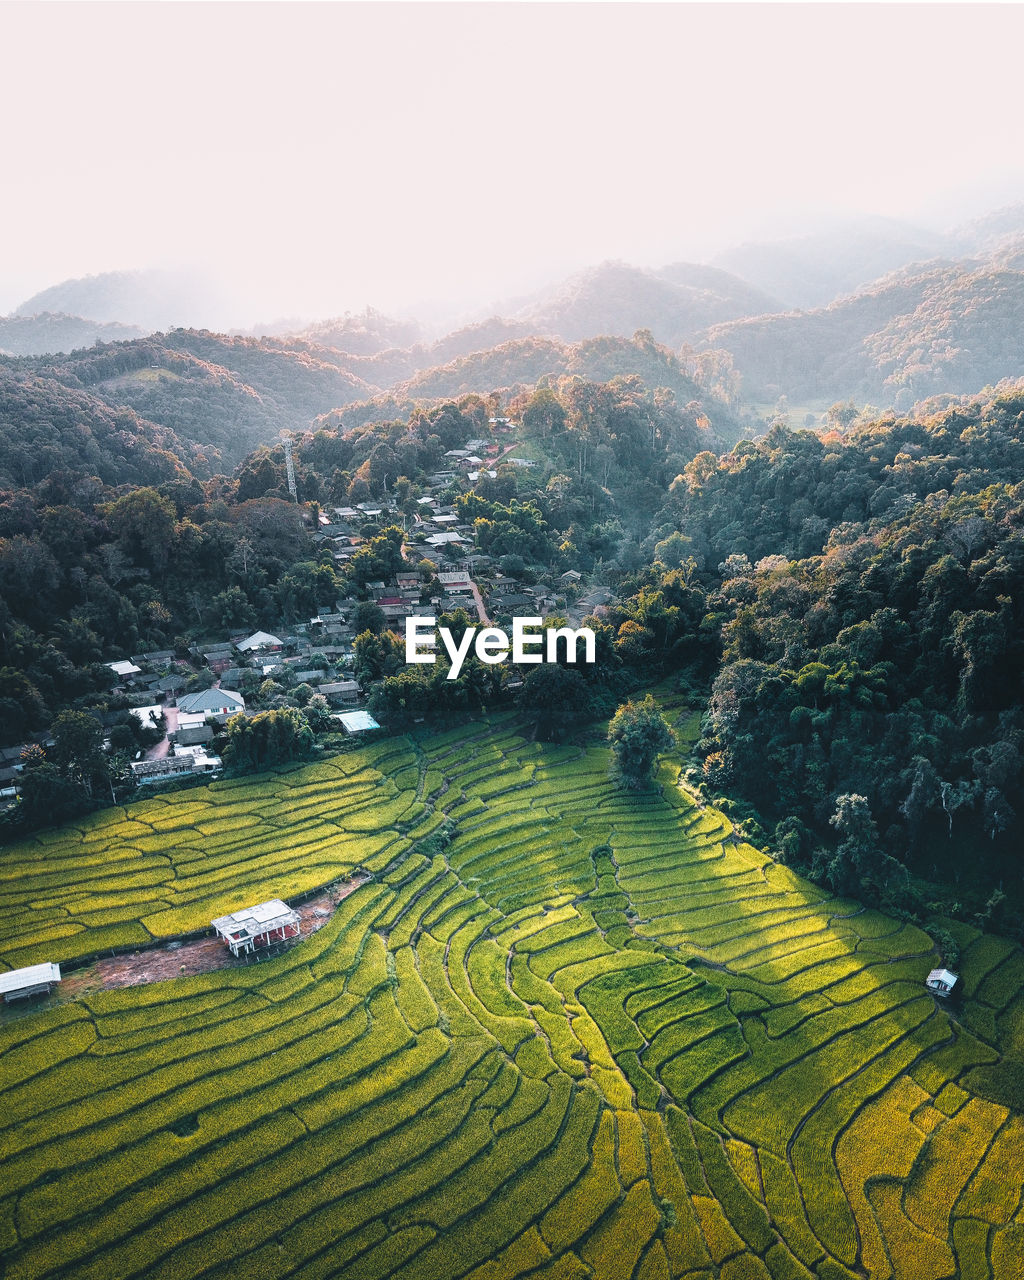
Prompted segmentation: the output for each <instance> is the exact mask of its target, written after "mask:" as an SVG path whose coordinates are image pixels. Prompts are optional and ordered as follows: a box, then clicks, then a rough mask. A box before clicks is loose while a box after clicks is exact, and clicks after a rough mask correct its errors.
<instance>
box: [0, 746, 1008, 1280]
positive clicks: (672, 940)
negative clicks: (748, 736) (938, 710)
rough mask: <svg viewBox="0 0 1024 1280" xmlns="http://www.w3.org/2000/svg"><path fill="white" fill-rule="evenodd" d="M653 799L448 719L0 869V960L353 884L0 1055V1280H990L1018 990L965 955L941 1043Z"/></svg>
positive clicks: (937, 1024) (1001, 948) (742, 847)
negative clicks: (286, 931) (277, 937)
mask: <svg viewBox="0 0 1024 1280" xmlns="http://www.w3.org/2000/svg"><path fill="white" fill-rule="evenodd" d="M677 767H678V766H677V765H666V766H665V767H664V769H663V771H662V774H661V783H662V785H661V788H660V790H658V791H655V790H651V791H648V792H646V793H640V794H636V793H624V792H620V791H617V790H615V789H614V788H613V787H612V786H611V785H610V784H609V782H608V781H607V778H606V774H607V768H608V757H607V752H606V751H605V750H604V749H603V748H589V749H587V750H586V751H582V752H581V751H580V750H578V749H569V748H544V747H541V746H539V745H535V744H531V743H529V742H526V741H524V740H523V738H522V737H520V736H518V734H517V733H516V730H515V726H514V724H512V723H511V722H508V721H495V722H491V723H490V724H485V723H469V724H467V725H465V726H463V727H462V728H461V729H459V730H456V731H453V732H451V733H449V734H446V735H442V736H439V737H433V738H428V739H424V740H423V741H422V742H419V743H414V742H411V741H410V740H408V739H395V740H392V741H389V742H383V743H381V744H379V745H377V746H375V747H372V748H369V749H368V750H366V751H364V752H357V753H353V754H350V755H346V756H342V757H338V758H336V759H335V760H333V761H328V762H325V763H323V764H321V765H318V766H314V767H312V768H309V769H305V770H297V771H285V772H282V773H279V774H277V775H271V776H266V777H264V778H261V779H254V780H247V781H244V782H235V783H232V782H224V783H214V784H212V785H211V786H210V787H209V788H208V789H206V790H203V791H198V792H191V793H189V795H188V796H187V797H184V798H182V799H179V800H175V799H160V798H154V799H152V800H149V801H144V802H141V803H139V804H136V805H132V806H129V807H128V808H127V809H125V810H124V811H123V812H121V813H115V814H112V815H107V816H105V817H104V818H102V819H98V820H94V821H93V822H92V823H90V824H88V826H86V827H85V828H82V829H78V830H76V829H64V830H59V831H54V832H51V833H46V834H44V835H40V836H38V837H36V838H35V840H34V841H32V842H31V843H30V844H28V845H25V846H22V847H20V848H18V849H16V850H11V851H9V852H8V853H7V854H5V855H3V857H2V859H0V870H2V869H6V870H5V871H4V875H5V876H6V877H8V878H6V879H5V880H4V881H0V883H2V884H3V885H4V886H5V887H4V896H3V899H2V900H3V903H4V908H5V911H4V915H3V918H4V920H5V928H6V930H7V937H6V941H5V943H4V951H3V956H4V959H5V960H6V961H7V962H8V963H13V962H23V961H25V960H28V959H32V958H37V957H38V958H41V957H42V956H43V955H44V953H45V954H46V955H50V954H53V949H54V948H55V947H57V948H59V949H60V952H61V954H63V955H65V956H69V955H73V954H76V953H77V954H80V953H82V952H83V951H87V950H89V949H91V948H92V947H94V946H95V945H97V944H100V945H108V944H109V941H111V940H112V939H113V937H114V936H115V934H114V933H110V934H109V937H108V934H106V933H104V932H103V931H104V930H106V931H116V930H119V929H120V930H124V931H134V932H133V933H132V938H133V940H134V939H138V941H139V942H141V940H142V938H143V937H144V936H145V934H146V933H152V934H154V935H155V936H167V935H168V934H169V933H171V932H173V931H174V930H175V929H179V928H185V927H193V926H196V925H199V924H200V923H201V922H202V920H203V919H209V918H210V917H212V916H213V915H216V914H219V913H220V912H221V911H222V910H228V909H232V908H236V907H238V906H241V905H243V904H244V903H247V902H251V901H257V900H262V899H264V898H267V897H270V896H271V895H273V894H277V893H284V894H288V893H291V892H294V891H297V890H298V889H299V888H301V887H304V886H305V885H307V884H312V883H315V882H316V880H317V878H318V877H320V876H323V875H333V874H346V873H347V872H348V871H351V870H354V869H355V867H356V866H360V867H363V868H365V869H368V870H370V871H371V872H373V878H372V880H371V881H370V882H368V883H366V884H365V885H363V886H362V887H361V888H359V889H357V890H356V891H355V892H353V893H352V894H351V895H350V896H349V897H348V898H346V899H345V900H344V902H343V903H342V904H341V906H340V908H339V910H338V911H337V913H336V915H335V916H334V917H333V919H332V920H331V921H330V923H328V924H327V925H326V926H325V927H324V928H323V929H321V930H320V931H319V932H318V933H316V934H314V935H313V937H312V938H311V939H310V940H308V941H307V942H304V943H303V944H301V945H300V946H298V947H295V948H293V949H292V950H290V951H289V952H287V953H285V954H284V955H283V956H281V957H279V958H277V959H274V960H270V961H267V962H265V963H263V964H260V965H253V966H251V967H238V968H235V969H229V970H226V971H221V972H218V973H215V974H209V975H206V976H203V977H194V978H182V979H180V980H178V981H174V982H165V983H160V984H156V985H153V986H149V987H140V988H134V989H127V990H121V991H116V992H115V991H111V992H102V991H101V992H95V993H92V994H88V995H86V996H85V997H84V998H83V999H82V1000H81V1001H78V1002H75V1003H71V1004H63V1005H58V1006H55V1007H53V1008H50V1009H48V1010H44V1011H41V1012H38V1013H34V1014H29V1015H28V1016H22V1017H13V1018H8V1019H7V1020H5V1022H4V1024H3V1026H2V1029H0V1042H2V1045H3V1048H4V1053H3V1054H2V1056H0V1077H2V1080H3V1087H4V1098H5V1109H4V1115H3V1117H2V1120H0V1131H2V1134H3V1137H2V1148H0V1166H2V1170H3V1177H2V1186H3V1188H4V1190H3V1195H2V1198H0V1210H2V1214H0V1223H2V1228H0V1229H2V1232H3V1246H4V1250H5V1265H6V1270H5V1276H6V1277H8V1280H45V1278H47V1277H52V1278H53V1280H56V1278H57V1277H58V1276H59V1277H60V1280H85V1277H95V1276H99V1275H116V1276H118V1277H119V1278H120V1280H127V1277H132V1278H135V1277H139V1278H141V1277H157V1276H165V1277H167V1276H174V1277H175V1280H192V1278H193V1277H200V1276H214V1275H218V1274H223V1273H224V1272H225V1271H231V1272H234V1273H238V1272H244V1273H246V1274H250V1275H258V1276H260V1277H261V1278H263V1280H269V1277H285V1276H302V1277H312V1276H327V1275H330V1276H333V1277H350V1278H351V1280H374V1278H375V1277H385V1276H394V1277H401V1278H402V1280H413V1278H414V1277H422V1278H423V1280H445V1278H447V1277H453V1278H454V1277H457V1276H467V1275H472V1276H474V1277H476V1280H485V1278H487V1280H493V1278H494V1277H497V1276H506V1277H513V1276H516V1275H525V1274H529V1275H531V1276H534V1275H535V1276H537V1277H541V1276H543V1277H549V1278H550V1280H566V1278H569V1277H571V1278H578V1280H583V1278H584V1277H596V1278H600V1280H621V1278H622V1277H623V1276H627V1275H634V1276H641V1277H659V1278H663V1277H676V1276H683V1275H687V1276H693V1277H701V1278H702V1280H791V1278H792V1277H799V1278H802V1280H808V1278H810V1277H815V1278H817V1280H853V1278H854V1277H870V1278H871V1280H883V1278H885V1280H889V1277H892V1276H906V1277H913V1280H938V1278H939V1277H944V1276H950V1275H953V1274H957V1275H964V1276H974V1275H988V1276H990V1277H992V1280H1014V1277H1016V1276H1017V1275H1019V1274H1020V1269H1021V1266H1022V1264H1024V1251H1022V1241H1021V1231H1020V1227H1019V1225H1018V1223H1017V1219H1016V1215H1017V1214H1018V1208H1019V1203H1020V1195H1021V1190H1022V1188H1021V1169H1020V1165H1019V1159H1018V1152H1019V1147H1020V1143H1021V1138H1022V1128H1021V1118H1020V1116H1019V1114H1015V1113H1014V1112H1012V1111H1011V1110H1010V1109H1009V1108H1008V1106H1007V1105H1006V1103H1005V1101H1003V1100H1002V1096H1001V1090H1003V1089H1004V1088H1005V1085H1004V1083H1003V1079H1004V1076H1005V1074H1006V1070H1007V1068H1006V1063H1007V1062H1008V1061H1010V1060H1008V1059H1005V1058H1004V1059H1000V1055H999V1050H998V1048H997V1047H995V1045H996V1044H997V1042H999V1041H1000V1040H1008V1039H1009V1038H1011V1036H1012V1028H1013V1027H1014V1026H1019V1025H1020V1002H1021V997H1020V995H1019V989H1020V976H1021V972H1022V971H1024V957H1022V956H1021V953H1020V951H1019V950H1018V949H1016V948H1014V947H1013V946H1012V945H1011V944H1009V943H1005V942H1000V941H997V940H995V939H991V938H986V937H984V936H983V935H980V934H978V933H977V931H972V930H964V931H962V933H961V939H962V942H963V945H964V957H965V959H964V971H965V976H966V980H967V988H968V998H969V1002H970V1007H971V1009H972V1012H973V1016H974V1018H975V1020H976V1022H977V1023H978V1025H979V1032H980V1035H979V1034H971V1033H969V1032H967V1031H965V1030H964V1029H963V1028H962V1027H959V1026H958V1025H957V1024H956V1023H954V1022H953V1021H951V1020H950V1018H949V1017H948V1016H947V1014H946V1012H945V1011H944V1010H943V1009H941V1008H939V1007H937V1005H936V1003H935V1002H934V1001H933V999H932V998H931V997H929V996H927V995H926V994H925V992H924V990H923V987H922V979H923V977H924V975H925V973H926V972H927V971H928V969H929V967H930V966H931V964H932V963H933V961H934V952H933V951H932V944H931V942H930V940H929V939H928V938H927V937H926V936H925V935H924V934H922V933H920V932H919V931H918V930H916V929H914V928H911V927H907V926H901V925H900V924H899V923H898V922H896V921H893V920H891V919H888V918H887V917H885V916H883V915H880V914H878V913H875V912H870V911H865V910H864V909H863V908H861V907H860V906H859V904H857V903H856V902H853V901H850V900H847V899H843V898H837V897H830V896H827V895H826V894H825V893H824V892H822V891H821V890H819V889H815V888H813V887H812V886H809V885H808V884H806V883H805V882H802V881H801V880H799V879H798V878H797V877H796V876H794V875H793V874H792V873H791V872H790V871H788V870H786V869H785V868H782V867H778V866H776V865H774V864H772V863H771V861H770V860H768V859H767V858H765V856H764V855H763V854H761V853H759V852H758V851H757V850H756V849H754V848H752V847H751V846H750V845H748V844H745V843H743V841H742V840H740V839H739V838H737V836H736V834H735V832H734V831H733V830H732V829H731V827H730V824H729V822H728V821H727V820H726V819H725V818H724V817H723V816H722V815H721V814H720V813H718V812H716V811H715V810H714V809H711V808H706V809H701V808H698V807H697V806H695V805H694V804H693V802H692V801H691V800H690V799H688V797H687V796H686V795H685V794H684V793H683V792H681V791H680V790H678V789H677V787H676V786H675V773H676V771H677ZM382 782H383V785H384V787H385V791H386V795H385V799H384V803H383V805H381V804H380V803H379V802H378V801H376V800H375V799H373V798H372V797H373V796H374V790H373V788H374V787H375V785H376V786H380V785H381V783H382ZM442 813H444V814H445V815H446V816H447V819H448V822H449V824H454V830H452V828H451V826H449V827H447V828H444V829H441V828H437V823H438V822H439V820H440V818H441V816H442ZM303 815H304V816H303ZM297 819H298V820H297ZM431 828H435V832H434V835H433V836H430V837H427V838H424V836H425V833H426V832H428V831H430V829H431ZM304 830H305V832H306V833H307V835H308V836H309V837H310V838H312V839H313V841H314V842H313V843H312V844H310V843H309V840H308V839H307V838H306V836H305V835H303V831H304ZM112 867H116V868H117V882H114V881H113V880H112V879H111V875H110V870H111V868H112ZM26 892H28V893H30V894H31V900H32V905H31V906H29V905H28V903H27V901H26V899H25V896H24V895H25V893H26ZM176 904H178V905H176ZM40 912H42V914H40ZM29 919H31V921H32V922H33V923H32V925H31V926H28V925H27V921H28V920H29ZM33 931H34V936H31V940H30V934H32V933H33ZM124 936H125V937H127V933H125V935H124ZM26 943H28V945H26ZM981 1037H984V1038H981ZM986 1039H987V1040H989V1041H991V1042H992V1043H986ZM1015 1052H1017V1053H1019V1052H1020V1046H1019V1045H1018V1046H1017V1048H1016V1050H1015ZM257 1164H258V1165H259V1171H258V1176H257V1174H256V1171H255V1169H254V1166H256V1165H257Z"/></svg>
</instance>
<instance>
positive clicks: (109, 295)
mask: <svg viewBox="0 0 1024 1280" xmlns="http://www.w3.org/2000/svg"><path fill="white" fill-rule="evenodd" d="M43 312H54V313H57V314H61V315H67V316H78V317H81V318H83V319H88V320H96V321H103V322H105V323H112V322H116V323H118V324H126V325H131V326H133V327H135V328H137V329H140V330H143V331H144V332H150V333H152V332H154V331H156V330H159V329H173V328H175V327H176V326H178V325H188V324H195V323H196V321H197V320H199V319H202V321H203V322H204V323H206V324H207V325H212V324H218V325H223V326H224V327H225V328H227V327H228V326H229V324H230V309H229V306H228V305H227V301H226V299H224V298H223V297H222V296H221V295H220V293H219V291H218V290H217V289H216V287H215V286H214V285H213V282H212V281H210V280H209V279H207V278H205V277H204V276H202V275H201V274H200V273H199V272H196V271H171V270H167V269H163V268H148V269H146V270H135V271H104V272H100V273H99V274H97V275H89V276H80V277H78V278H75V279H71V280H62V281H61V282H60V283H59V284H55V285H51V286H50V287H49V288H48V289H43V290H41V291H40V292H39V293H36V294H33V295H32V297H31V298H27V299H26V300H25V301H24V302H22V303H21V304H20V305H19V306H17V307H15V309H14V313H13V314H14V315H15V316H37V315H40V314H41V313H43Z"/></svg>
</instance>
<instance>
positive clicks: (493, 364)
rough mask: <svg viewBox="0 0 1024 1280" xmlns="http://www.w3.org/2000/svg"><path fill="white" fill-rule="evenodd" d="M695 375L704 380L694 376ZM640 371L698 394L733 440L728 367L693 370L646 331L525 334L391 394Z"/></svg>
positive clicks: (678, 391) (427, 394) (652, 380)
mask: <svg viewBox="0 0 1024 1280" xmlns="http://www.w3.org/2000/svg"><path fill="white" fill-rule="evenodd" d="M695 374H697V375H698V376H699V377H700V379H701V381H700V382H699V383H698V381H697V380H696V379H695V376H694V375H695ZM627 375H636V376H637V377H639V378H640V379H642V381H643V382H644V384H645V385H646V386H648V387H651V388H655V387H665V388H667V389H668V390H669V391H671V392H672V394H673V395H674V396H675V398H676V401H677V402H678V403H679V404H681V405H683V404H687V403H689V402H690V401H693V400H700V401H702V402H703V404H704V409H705V411H706V412H707V414H708V416H709V417H710V419H711V420H712V422H713V425H714V428H715V430H716V431H717V432H718V433H719V435H720V437H721V438H722V439H723V440H734V439H736V436H737V432H738V430H739V428H738V425H737V423H736V421H735V418H734V415H733V412H732V410H731V409H730V407H729V400H730V398H731V389H732V383H731V380H730V377H729V375H728V371H727V370H719V369H718V366H717V365H716V363H715V361H714V360H710V361H707V362H705V363H703V364H701V365H700V369H699V370H698V369H697V368H690V367H688V366H687V365H686V364H684V363H683V361H682V360H681V359H680V357H679V356H677V355H676V354H675V353H673V352H672V351H671V350H670V349H669V348H668V347H667V346H663V345H662V344H660V343H658V342H657V341H655V340H654V338H653V337H652V335H651V333H650V331H649V330H646V331H644V330H641V331H639V332H638V333H636V334H634V335H633V337H631V338H622V337H610V336H606V337H599V338H589V339H586V340H584V341H582V342H576V343H565V342H559V341H557V340H556V339H554V338H541V337H533V338H520V339H516V340H513V341H511V342H504V343H502V344H501V345H500V346H497V347H494V348H492V349H491V350H489V351H480V352H476V353H474V354H473V355H469V356H462V357H459V358H457V359H455V360H453V361H451V362H450V363H449V364H447V365H444V366H442V367H441V368H438V369H430V370H427V371H425V372H423V373H420V374H417V375H416V376H415V377H413V378H410V379H409V380H408V381H407V382H405V383H400V384H399V385H398V386H397V387H395V388H394V389H393V391H392V393H391V394H392V395H393V396H394V397H395V398H396V399H398V400H399V401H401V400H402V399H403V398H408V399H410V400H416V399H443V398H449V397H453V396H458V395H465V394H467V393H469V392H477V393H478V394H486V393H487V392H489V391H491V390H495V389H523V388H526V387H532V386H534V385H535V384H536V383H537V382H539V381H540V380H541V379H542V378H550V379H557V378H561V377H580V378H585V379H587V380H589V381H591V382H607V381H608V380H609V379H611V378H615V377H621V376H627Z"/></svg>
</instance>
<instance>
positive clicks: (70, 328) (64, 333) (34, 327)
mask: <svg viewBox="0 0 1024 1280" xmlns="http://www.w3.org/2000/svg"><path fill="white" fill-rule="evenodd" d="M142 333H143V331H142V330H141V329H139V328H136V327H134V326H132V325H127V324H114V323H110V324H106V323H103V322H102V321H98V320H83V319H82V318H81V316H67V315H55V314H54V313H53V312H50V311H44V312H42V313H41V314H39V315H24V316H19V315H11V316H0V355H10V356H36V355H46V354H47V353H51V352H61V351H75V350H76V349H77V348H79V347H91V346H92V344H93V343H94V342H121V341H126V340H129V339H131V338H141V337H142Z"/></svg>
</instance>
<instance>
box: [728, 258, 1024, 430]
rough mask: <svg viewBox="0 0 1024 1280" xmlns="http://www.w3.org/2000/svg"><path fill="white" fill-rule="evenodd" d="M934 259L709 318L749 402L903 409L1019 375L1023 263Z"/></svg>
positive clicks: (1022, 369) (1022, 367)
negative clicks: (788, 305) (844, 287)
mask: <svg viewBox="0 0 1024 1280" xmlns="http://www.w3.org/2000/svg"><path fill="white" fill-rule="evenodd" d="M1021 266H1022V264H1021V263H1019V262H1017V261H1016V259H1015V258H1013V257H1011V258H1010V259H1009V260H1007V259H1006V256H1005V255H1003V256H1002V258H1001V260H1000V262H998V263H996V262H989V261H985V262H980V263H979V262H976V261H967V262H962V263H950V262H933V263H926V264H924V265H922V266H919V267H917V268H908V269H905V270H902V271H898V272H896V273H894V274H893V275H890V276H885V277H883V278H882V279H881V280H878V281H876V282H875V283H874V284H873V285H871V286H870V287H868V288H865V289H862V290H861V291H859V292H858V293H856V294H854V295H853V296H851V297H847V298H840V299H839V300H838V301H835V302H832V303H830V304H829V306H827V307H825V308H823V309H820V310H815V311H804V312H792V313H789V314H785V315H774V316H761V317H757V318H754V319H745V320H738V321H732V322H729V323H727V324H723V325H716V326H714V327H713V328H712V329H710V330H709V331H708V333H707V334H706V335H705V336H704V342H705V344H706V345H707V346H709V347H712V348H716V349H718V348H721V349H724V350H725V351H728V352H729V354H730V355H731V356H732V359H733V363H734V365H735V367H736V368H737V370H739V372H740V374H741V375H742V391H743V394H744V395H745V396H747V397H750V398H753V399H759V398H767V399H773V398H775V397H777V396H779V395H786V396H788V397H789V398H790V399H792V400H806V399H810V400H814V399H826V400H828V399H839V398H846V397H851V396H852V397H854V398H856V399H858V400H870V401H873V402H874V403H876V404H883V405H893V404H894V405H895V406H896V407H897V408H899V409H908V408H910V407H911V405H913V403H914V402H915V401H916V400H919V399H922V398H924V397H926V396H930V395H935V394H938V393H940V392H942V393H951V394H954V395H961V394H967V393H971V392H977V391H980V390H981V389H982V388H983V387H985V386H987V385H991V384H994V383H996V382H999V381H1000V380H1001V379H1003V378H1012V377H1019V376H1021V374H1022V373H1024V345H1022V338H1021V332H1022V325H1021V321H1022V318H1024V270H1022V269H1021Z"/></svg>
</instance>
